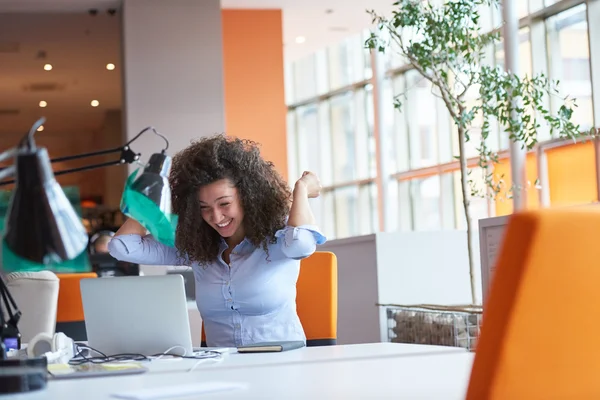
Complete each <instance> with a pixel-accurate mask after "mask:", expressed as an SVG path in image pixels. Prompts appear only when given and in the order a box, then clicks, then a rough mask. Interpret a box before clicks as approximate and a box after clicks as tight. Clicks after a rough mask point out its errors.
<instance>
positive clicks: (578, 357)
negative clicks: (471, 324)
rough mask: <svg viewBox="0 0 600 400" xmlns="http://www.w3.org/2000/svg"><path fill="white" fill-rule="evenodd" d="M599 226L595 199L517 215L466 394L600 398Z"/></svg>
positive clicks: (509, 228) (477, 396)
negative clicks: (590, 203)
mask: <svg viewBox="0 0 600 400" xmlns="http://www.w3.org/2000/svg"><path fill="white" fill-rule="evenodd" d="M599 231H600V209H598V207H597V206H592V207H581V208H570V209H546V210H540V211H534V212H525V213H521V214H515V215H514V216H512V217H511V220H510V222H509V224H508V226H507V230H506V234H505V239H504V242H503V244H502V249H501V252H500V255H499V258H498V262H497V265H496V267H497V268H496V271H495V276H494V279H493V282H492V286H491V291H490V297H489V299H488V302H487V304H486V306H485V309H484V315H483V325H482V329H481V337H480V339H479V342H478V345H477V350H476V354H475V361H474V364H473V369H472V373H471V379H470V382H469V388H468V393H467V399H468V400H475V399H477V400H489V399H550V398H553V399H584V398H585V399H590V398H600V379H598V371H600V340H598V332H600V318H598V309H599V307H600V290H599V289H598V283H599V282H600V245H599V244H598V232H599Z"/></svg>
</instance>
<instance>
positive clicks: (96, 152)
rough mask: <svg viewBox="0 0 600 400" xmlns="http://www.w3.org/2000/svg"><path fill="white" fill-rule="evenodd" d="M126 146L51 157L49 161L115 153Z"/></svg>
mask: <svg viewBox="0 0 600 400" xmlns="http://www.w3.org/2000/svg"><path fill="white" fill-rule="evenodd" d="M126 147H128V146H121V147H115V148H114V149H108V150H100V151H94V152H91V153H84V154H76V155H74V156H65V157H58V158H53V159H51V160H50V162H51V163H55V162H63V161H71V160H78V159H80V158H87V157H96V156H102V155H105V154H111V153H116V152H118V151H123V149H124V148H126Z"/></svg>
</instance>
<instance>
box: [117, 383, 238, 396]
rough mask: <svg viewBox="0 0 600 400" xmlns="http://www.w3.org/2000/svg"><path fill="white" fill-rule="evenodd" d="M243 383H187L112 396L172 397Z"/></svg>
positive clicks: (229, 388) (218, 390)
mask: <svg viewBox="0 0 600 400" xmlns="http://www.w3.org/2000/svg"><path fill="white" fill-rule="evenodd" d="M246 387H247V386H246V385H245V384H243V383H232V382H203V383H192V384H188V385H174V386H164V387H157V388H149V389H139V390H130V391H127V392H122V393H113V394H112V397H116V398H118V399H127V400H156V399H172V398H175V397H182V396H190V395H194V394H204V393H214V392H224V391H230V390H239V389H245V388H246Z"/></svg>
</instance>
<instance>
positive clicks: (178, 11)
mask: <svg viewBox="0 0 600 400" xmlns="http://www.w3.org/2000/svg"><path fill="white" fill-rule="evenodd" d="M221 36H222V34H221V4H220V1H219V0H201V1H197V0H169V1H165V0H124V1H123V63H124V76H123V88H124V101H123V104H124V117H125V118H124V119H125V133H126V137H127V138H128V140H129V139H131V138H132V137H134V136H135V135H136V134H137V133H138V132H139V131H141V130H142V129H143V128H145V127H146V126H150V125H152V126H154V127H155V128H156V129H157V130H158V131H159V132H161V133H163V134H165V135H166V136H167V137H168V139H169V141H170V147H169V151H168V153H169V154H170V155H174V154H175V153H176V152H177V151H179V150H181V149H183V148H184V147H186V146H187V145H188V144H189V143H190V141H191V140H192V139H194V138H198V137H201V136H209V135H212V134H215V133H222V132H224V131H225V112H224V89H223V49H222V38H221ZM161 146H163V142H162V141H161V140H160V139H159V138H158V137H156V136H154V135H147V136H146V137H145V138H141V140H138V141H137V142H136V143H135V145H132V148H133V149H134V150H135V151H136V152H141V153H142V161H146V160H148V158H149V157H150V155H151V154H152V153H155V152H157V150H161V149H162V147H161ZM136 168H137V167H136V166H135V165H131V166H130V169H129V171H130V172H132V171H133V170H134V169H136Z"/></svg>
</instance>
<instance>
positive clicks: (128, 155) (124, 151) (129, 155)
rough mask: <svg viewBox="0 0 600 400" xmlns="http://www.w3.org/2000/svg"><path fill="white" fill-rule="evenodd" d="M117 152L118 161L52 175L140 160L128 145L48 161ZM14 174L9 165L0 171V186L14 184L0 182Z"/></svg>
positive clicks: (138, 155) (13, 168)
mask: <svg viewBox="0 0 600 400" xmlns="http://www.w3.org/2000/svg"><path fill="white" fill-rule="evenodd" d="M118 151H120V152H121V155H120V157H119V159H118V160H114V161H107V162H103V163H99V164H92V165H86V166H83V167H77V168H71V169H66V170H62V171H56V172H54V175H55V176H57V175H65V174H70V173H72V172H80V171H87V170H90V169H96V168H102V167H109V166H111V165H121V164H133V163H134V162H136V161H138V160H139V158H140V154H139V153H134V152H133V150H131V148H130V147H129V146H128V145H125V146H122V147H116V148H114V149H108V150H100V151H95V152H92V153H84V154H77V155H74V156H65V157H59V158H54V159H52V160H50V162H52V163H54V162H61V161H70V160H76V159H80V158H87V157H94V156H99V155H104V154H110V153H116V152H118ZM14 172H15V167H14V165H11V166H10V167H6V168H4V169H0V186H4V185H10V184H11V183H15V181H16V180H15V179H11V180H7V181H3V180H2V179H4V178H6V177H8V176H11V175H14Z"/></svg>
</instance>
